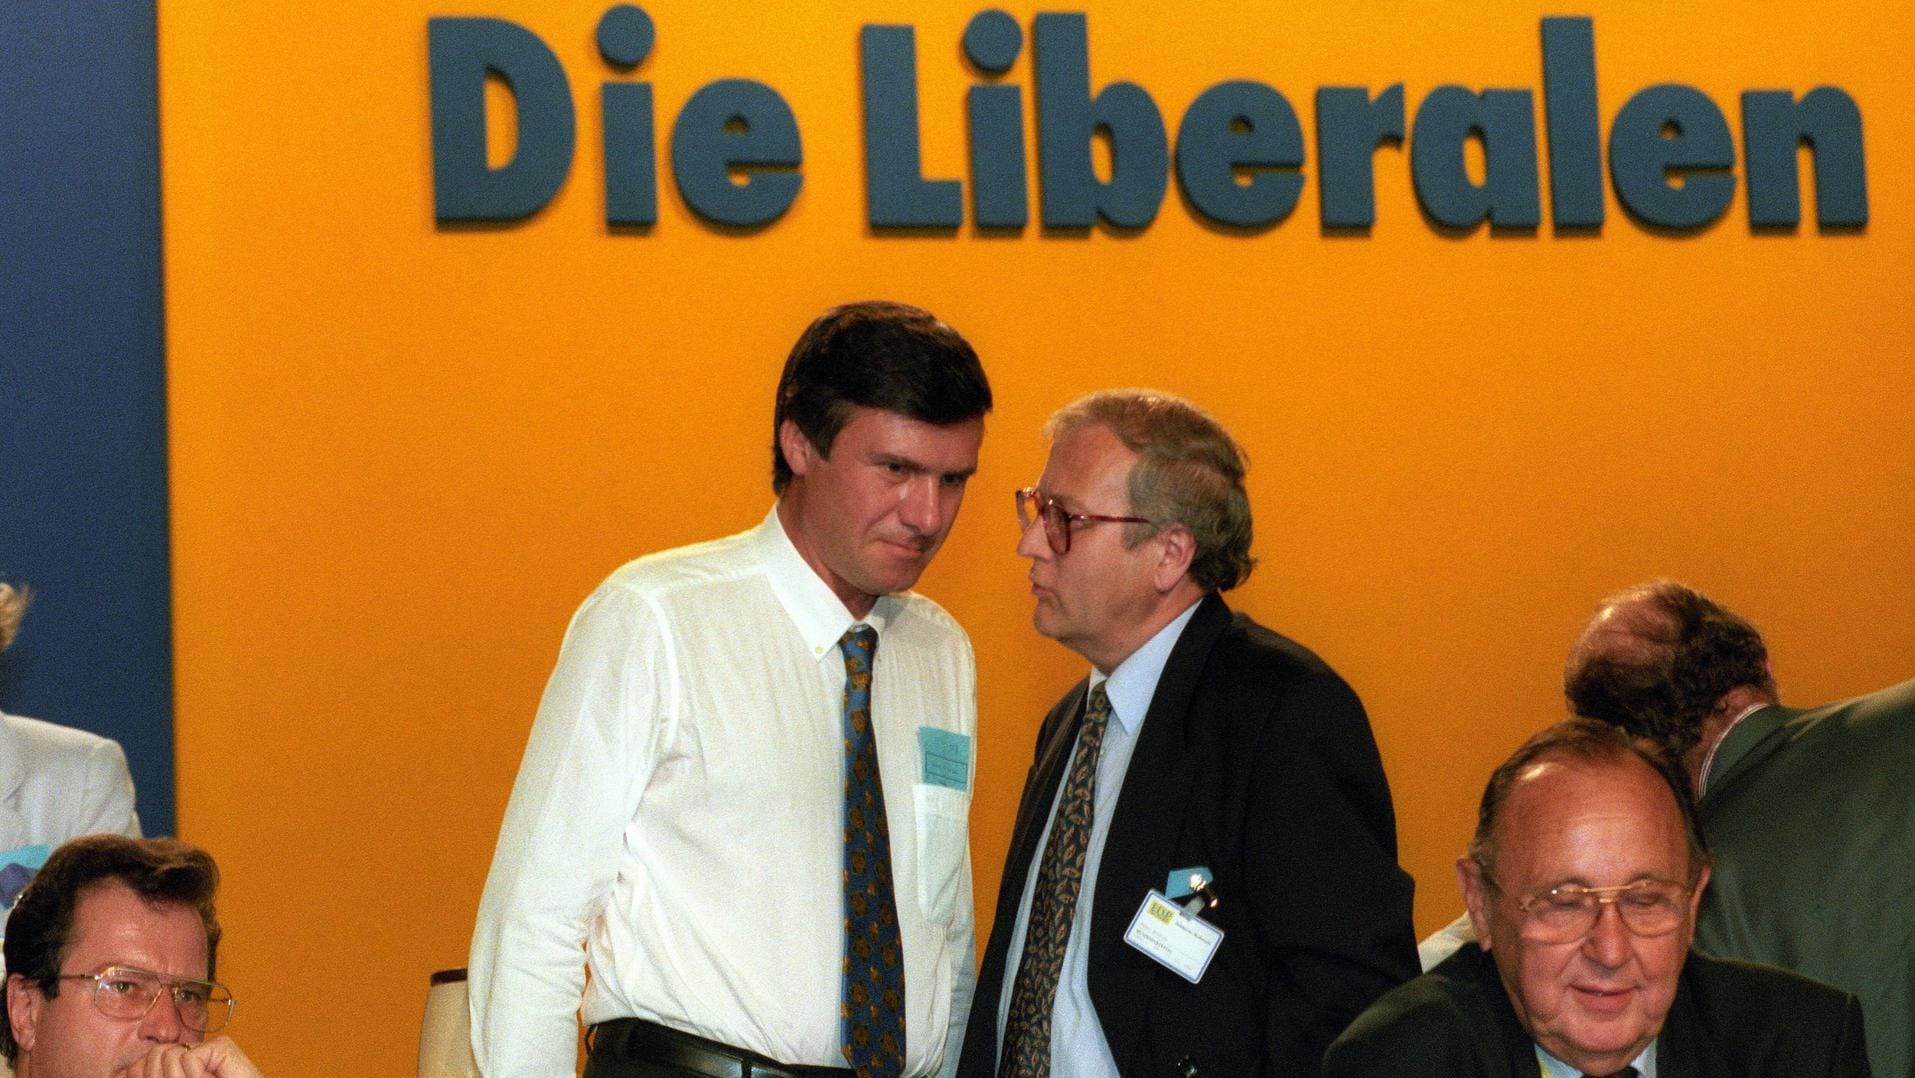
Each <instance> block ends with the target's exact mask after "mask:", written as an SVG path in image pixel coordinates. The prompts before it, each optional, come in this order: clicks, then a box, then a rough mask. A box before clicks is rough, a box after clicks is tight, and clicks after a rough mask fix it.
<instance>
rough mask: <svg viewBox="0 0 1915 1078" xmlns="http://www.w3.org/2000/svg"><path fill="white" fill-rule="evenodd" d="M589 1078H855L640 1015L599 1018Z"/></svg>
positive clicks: (591, 1036) (590, 1043)
mask: <svg viewBox="0 0 1915 1078" xmlns="http://www.w3.org/2000/svg"><path fill="white" fill-rule="evenodd" d="M586 1045H587V1048H588V1051H587V1054H586V1057H585V1078H853V1076H854V1074H855V1072H853V1071H851V1070H848V1069H846V1068H843V1067H805V1066H798V1065H795V1064H788V1063H780V1062H778V1061H777V1060H775V1059H768V1058H766V1057H765V1056H761V1055H759V1054H758V1053H756V1052H747V1051H745V1050H744V1049H742V1048H733V1047H731V1046H730V1045H728V1044H720V1043H718V1042H717V1041H708V1040H706V1039H705V1038H703V1037H697V1036H693V1035H692V1034H690V1033H682V1032H680V1031H678V1030H676V1029H672V1028H670V1027H668V1026H661V1025H659V1024H658V1023H656V1022H647V1021H645V1020H644V1019H642V1018H617V1019H614V1020H612V1021H610V1022H600V1023H599V1024H598V1025H595V1026H593V1027H592V1028H591V1031H590V1032H588V1033H587V1034H586Z"/></svg>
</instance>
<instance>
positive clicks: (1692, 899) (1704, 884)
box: [1689, 865, 1709, 926]
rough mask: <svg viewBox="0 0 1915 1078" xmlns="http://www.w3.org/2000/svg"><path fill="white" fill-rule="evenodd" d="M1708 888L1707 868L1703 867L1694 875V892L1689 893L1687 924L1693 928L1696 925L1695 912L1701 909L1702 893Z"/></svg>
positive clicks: (1706, 866)
mask: <svg viewBox="0 0 1915 1078" xmlns="http://www.w3.org/2000/svg"><path fill="white" fill-rule="evenodd" d="M1708 886H1709V866H1708V865H1703V866H1702V871H1701V872H1699V873H1697V874H1696V888H1695V890H1693V891H1691V892H1689V924H1690V925H1691V926H1693V925H1694V924H1695V923H1696V910H1697V909H1699V908H1701V906H1702V892H1703V891H1704V890H1707V889H1708Z"/></svg>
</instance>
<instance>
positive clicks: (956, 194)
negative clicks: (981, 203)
mask: <svg viewBox="0 0 1915 1078" xmlns="http://www.w3.org/2000/svg"><path fill="white" fill-rule="evenodd" d="M858 48H859V52H860V54H861V55H862V56H863V74H864V174H865V215H866V217H867V219H868V220H869V221H870V222H871V227H872V228H945V229H955V228H957V227H958V226H959V225H961V224H963V223H964V193H963V191H962V190H960V187H959V184H958V181H956V180H927V179H925V178H924V176H923V164H922V157H921V152H920V147H919V141H918V71H917V67H918V49H917V35H916V32H915V31H914V30H912V29H911V28H910V27H909V26H866V27H865V28H864V29H863V30H862V31H861V32H860V33H859V35H858Z"/></svg>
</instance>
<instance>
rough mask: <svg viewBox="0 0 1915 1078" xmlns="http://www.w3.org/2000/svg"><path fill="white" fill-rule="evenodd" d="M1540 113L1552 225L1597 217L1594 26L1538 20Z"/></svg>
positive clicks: (1587, 223)
mask: <svg viewBox="0 0 1915 1078" xmlns="http://www.w3.org/2000/svg"><path fill="white" fill-rule="evenodd" d="M1543 116H1544V129H1545V130H1546V131H1547V132H1548V141H1549V217H1550V220H1551V221H1553V222H1554V223H1555V225H1556V227H1557V228H1559V229H1564V228H1597V227H1600V226H1601V225H1602V219H1603V189H1602V121H1601V118H1600V117H1599V116H1598V115H1597V113H1596V24H1595V23H1594V21H1592V20H1590V19H1588V18H1547V19H1544V20H1543Z"/></svg>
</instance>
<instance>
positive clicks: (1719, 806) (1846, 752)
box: [1696, 681, 1915, 1078]
mask: <svg viewBox="0 0 1915 1078" xmlns="http://www.w3.org/2000/svg"><path fill="white" fill-rule="evenodd" d="M1701 809H1702V831H1703V833H1704V834H1705V835H1707V836H1708V839H1709V848H1710V852H1711V853H1712V854H1713V855H1714V860H1715V875H1714V878H1712V879H1711V880H1710V881H1709V889H1708V891H1706V892H1705V893H1704V894H1703V898H1702V911H1701V915H1700V918H1699V921H1698V923H1697V926H1696V947H1697V948H1698V949H1700V950H1703V951H1707V952H1709V953H1711V954H1718V955H1729V956H1733V957H1735V958H1740V959H1745V960H1747V961H1751V962H1765V963H1768V964H1770V965H1775V966H1781V967H1783V968H1785V969H1791V970H1794V971H1795V972H1797V973H1801V974H1803V975H1805V976H1808V977H1813V978H1815V979H1816V980H1820V981H1827V982H1828V983H1830V984H1833V985H1836V986H1837V987H1840V988H1842V989H1845V990H1847V991H1850V992H1853V993H1855V995H1856V996H1858V997H1859V998H1860V999H1861V1001H1862V1010H1863V1012H1864V1013H1865V1014H1866V1015H1867V1017H1868V1049H1869V1058H1870V1060H1871V1061H1872V1062H1873V1063H1874V1066H1875V1073H1876V1074H1879V1075H1882V1076H1883V1078H1915V681H1908V682H1904V683H1902V684H1900V685H1897V686H1895V687H1893V688H1890V689H1884V690H1882V691H1881V692H1878V693H1873V694H1871V695H1868V696H1862V697H1857V698H1856V699H1854V700H1849V701H1845V702H1843V703H1839V704H1831V705H1829V706H1827V707H1820V708H1815V709H1813V710H1809V711H1798V710H1795V709H1792V708H1785V707H1769V708H1764V709H1762V710H1761V711H1757V712H1755V713H1754V714H1752V715H1750V716H1749V717H1748V718H1746V719H1744V720H1742V722H1741V724H1739V725H1738V726H1736V728H1735V729H1733V730H1731V731H1730V732H1729V736H1728V737H1726V738H1724V739H1723V741H1722V744H1721V746H1720V747H1719V748H1718V749H1717V750H1716V757H1715V760H1714V761H1713V762H1712V763H1711V764H1710V767H1709V773H1708V775H1707V776H1706V782H1705V784H1704V786H1703V795H1702V804H1701Z"/></svg>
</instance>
